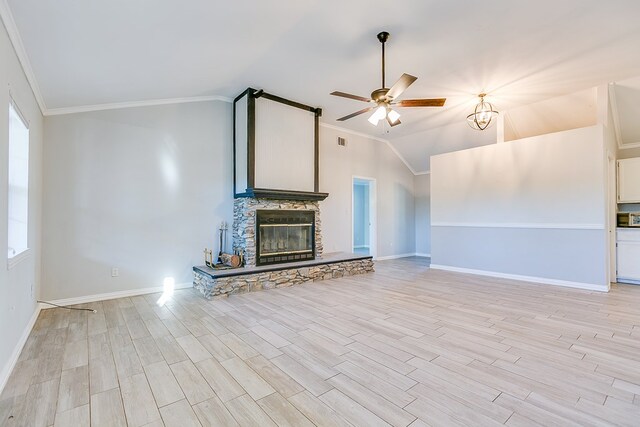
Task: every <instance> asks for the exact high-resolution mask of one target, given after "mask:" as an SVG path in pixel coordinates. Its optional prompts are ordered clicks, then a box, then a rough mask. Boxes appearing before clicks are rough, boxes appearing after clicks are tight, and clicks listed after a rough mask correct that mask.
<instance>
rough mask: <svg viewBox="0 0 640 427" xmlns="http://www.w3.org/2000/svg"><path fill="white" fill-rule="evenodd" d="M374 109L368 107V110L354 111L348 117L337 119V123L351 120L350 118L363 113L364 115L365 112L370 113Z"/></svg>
mask: <svg viewBox="0 0 640 427" xmlns="http://www.w3.org/2000/svg"><path fill="white" fill-rule="evenodd" d="M374 108H376V107H368V108H364V109H362V110H360V111H356V112H355V113H351V114H349V115H347V116H344V117H340V118H339V119H337V121H339V122H344V121H345V120H349V119H351V118H353V117H355V116H359V115H360V114H364V113H366V112H367V111H371V110H373V109H374Z"/></svg>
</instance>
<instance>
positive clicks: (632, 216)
mask: <svg viewBox="0 0 640 427" xmlns="http://www.w3.org/2000/svg"><path fill="white" fill-rule="evenodd" d="M618 227H640V212H619V213H618Z"/></svg>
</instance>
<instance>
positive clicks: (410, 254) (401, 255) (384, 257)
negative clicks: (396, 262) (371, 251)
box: [375, 252, 416, 261]
mask: <svg viewBox="0 0 640 427" xmlns="http://www.w3.org/2000/svg"><path fill="white" fill-rule="evenodd" d="M410 256H416V253H415V252H411V253H408V254H398V255H387V256H379V257H377V258H376V259H375V260H376V261H386V260H390V259H398V258H407V257H410Z"/></svg>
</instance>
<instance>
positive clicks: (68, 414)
mask: <svg viewBox="0 0 640 427" xmlns="http://www.w3.org/2000/svg"><path fill="white" fill-rule="evenodd" d="M90 425H91V419H90V415H89V404H86V405H83V406H78V407H77V408H73V409H69V410H67V411H64V412H58V413H57V414H56V420H55V424H54V425H53V427H89V426H90Z"/></svg>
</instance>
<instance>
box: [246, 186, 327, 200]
mask: <svg viewBox="0 0 640 427" xmlns="http://www.w3.org/2000/svg"><path fill="white" fill-rule="evenodd" d="M328 195H329V193H319V192H317V191H315V192H314V191H297V190H272V189H269V188H247V191H246V192H244V193H240V194H236V199H237V198H239V197H251V198H254V199H273V200H324V199H326V198H327V196H328Z"/></svg>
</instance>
